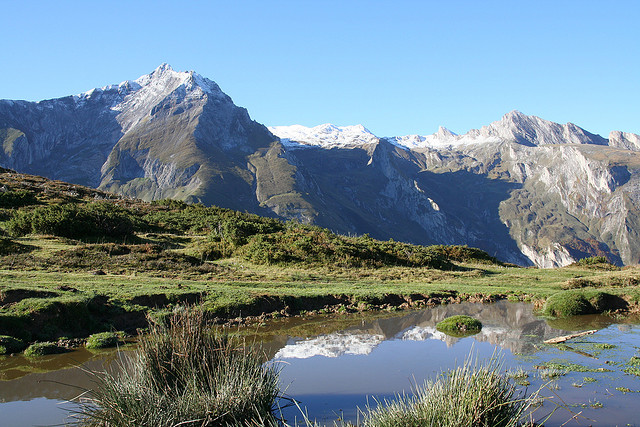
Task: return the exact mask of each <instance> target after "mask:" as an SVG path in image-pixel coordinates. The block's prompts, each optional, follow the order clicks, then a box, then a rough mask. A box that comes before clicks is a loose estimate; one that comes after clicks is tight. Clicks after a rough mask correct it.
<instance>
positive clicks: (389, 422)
mask: <svg viewBox="0 0 640 427" xmlns="http://www.w3.org/2000/svg"><path fill="white" fill-rule="evenodd" d="M501 371H503V368H502V361H501V360H499V359H497V358H491V361H490V362H489V363H487V364H486V365H479V364H478V362H477V361H476V362H475V364H473V363H471V360H470V358H468V359H467V360H466V361H465V363H464V365H463V366H461V367H458V368H456V369H453V370H450V371H448V372H444V373H443V374H442V375H441V376H440V377H438V379H437V380H435V381H428V382H426V383H425V384H424V385H423V386H422V387H418V388H417V389H416V390H415V392H414V394H413V396H405V395H402V396H398V397H397V398H396V399H394V400H393V401H390V402H389V401H386V402H384V404H381V405H380V406H379V407H378V408H377V409H375V410H371V409H370V410H369V411H368V412H366V413H365V420H364V423H363V425H364V426H365V427H374V426H375V427H414V426H415V427H419V426H420V427H421V426H447V427H466V426H468V427H476V426H486V427H494V426H496V427H502V426H518V425H520V420H521V419H522V418H523V417H524V415H525V412H526V411H527V410H528V409H529V407H530V406H531V403H532V402H533V398H532V397H529V398H525V397H524V396H523V397H519V396H517V394H516V389H515V386H514V385H513V384H511V383H510V382H509V380H508V379H507V378H505V377H504V376H502V375H501V374H500V372H501Z"/></svg>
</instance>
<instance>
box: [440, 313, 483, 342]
mask: <svg viewBox="0 0 640 427" xmlns="http://www.w3.org/2000/svg"><path fill="white" fill-rule="evenodd" d="M436 329H437V330H439V331H440V332H444V333H445V334H447V335H451V336H456V337H461V336H468V335H473V334H477V333H478V332H480V330H481V329H482V323H481V322H480V321H479V320H477V319H474V318H473V317H470V316H464V315H457V316H451V317H447V318H446V319H444V320H442V321H441V322H438V323H437V324H436Z"/></svg>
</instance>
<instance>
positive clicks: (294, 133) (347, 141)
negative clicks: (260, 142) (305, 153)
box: [269, 123, 378, 148]
mask: <svg viewBox="0 0 640 427" xmlns="http://www.w3.org/2000/svg"><path fill="white" fill-rule="evenodd" d="M269 130H270V131H271V133H273V134H274V135H275V136H277V137H278V138H280V140H281V141H282V142H283V143H284V144H286V145H289V146H292V147H295V146H297V147H300V146H305V145H307V146H319V147H323V148H332V147H353V146H358V145H362V144H374V143H376V142H378V137H377V136H375V135H374V134H372V133H371V132H370V131H369V130H368V129H367V128H365V127H364V126H362V125H353V126H336V125H333V124H331V123H325V124H323V125H319V126H315V127H311V128H310V127H306V126H301V125H292V126H271V127H269Z"/></svg>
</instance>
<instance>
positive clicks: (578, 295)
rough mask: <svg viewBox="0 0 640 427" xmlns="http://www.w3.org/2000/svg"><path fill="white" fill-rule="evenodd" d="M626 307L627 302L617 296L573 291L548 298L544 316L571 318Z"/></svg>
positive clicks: (592, 291)
mask: <svg viewBox="0 0 640 427" xmlns="http://www.w3.org/2000/svg"><path fill="white" fill-rule="evenodd" d="M626 306H627V303H626V301H624V300H623V299H622V298H620V297H619V296H616V295H612V294H608V293H605V292H599V291H594V290H571V291H566V292H558V293H555V294H553V295H551V296H550V297H549V298H547V301H546V302H545V304H544V307H543V308H542V314H544V315H546V316H551V317H569V316H578V315H583V314H596V313H602V312H605V311H607V310H616V309H620V308H625V307H626Z"/></svg>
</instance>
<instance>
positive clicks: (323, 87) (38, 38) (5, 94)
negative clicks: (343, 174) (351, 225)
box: [0, 0, 640, 137]
mask: <svg viewBox="0 0 640 427" xmlns="http://www.w3.org/2000/svg"><path fill="white" fill-rule="evenodd" d="M0 7H1V8H0V10H1V13H0V20H1V25H0V59H1V61H2V66H0V99H25V100H29V101H39V100H42V99H49V98H57V97H62V96H66V95H72V94H77V93H80V92H85V91H87V90H89V89H92V88H94V87H101V86H106V85H108V84H114V83H120V82H122V81H124V80H134V79H136V78H138V77H140V76H141V75H143V74H148V73H150V72H152V71H153V70H154V69H155V68H156V67H158V66H159V65H160V64H161V63H164V62H166V63H169V64H170V65H171V66H172V67H173V69H174V70H177V71H188V70H194V71H196V72H197V73H199V74H201V75H203V76H204V77H207V78H209V79H211V80H213V81H215V82H216V83H218V85H219V86H220V87H221V89H222V90H223V91H224V92H225V93H227V94H228V95H229V96H231V98H232V99H233V100H234V102H235V103H236V104H237V105H240V106H242V107H245V108H247V110H248V111H249V114H250V115H251V117H252V118H253V119H254V120H256V121H258V122H260V123H263V124H265V125H268V126H275V125H292V124H300V125H304V126H316V125H319V124H323V123H333V124H336V125H338V126H346V125H355V124H362V125H364V126H365V127H366V128H368V129H369V130H370V131H371V132H373V133H374V134H375V135H377V136H379V137H382V136H399V135H408V134H421V135H426V134H431V133H434V132H436V130H437V129H438V126H445V127H447V128H449V129H450V130H452V131H454V132H456V133H465V132H467V131H468V130H469V129H474V128H479V127H482V126H484V125H487V124H489V123H491V122H493V121H496V120H499V119H500V118H501V117H502V116H503V115H504V114H506V113H507V112H509V111H511V110H519V111H521V112H523V113H525V114H529V115H535V116H539V117H542V118H544V119H547V120H551V121H554V122H559V123H566V122H572V123H575V124H577V125H578V126H581V127H583V128H585V129H587V130H588V131H590V132H593V133H598V134H601V135H603V136H605V137H606V136H607V135H608V134H609V132H610V131H612V130H622V131H626V132H633V133H638V134H640V102H639V100H640V25H638V22H640V2H638V1H635V0H629V1H623V0H621V1H610V2H605V1H601V0H598V1H590V0H580V1H571V0H554V1H520V0H518V1H513V0H510V1H491V0H487V1H477V0H473V1H456V0H450V1H444V0H442V1H428V0H416V1H409V0H394V1H393V2H392V1H377V0H368V1H360V0H341V1H334V0H324V1H305V0H295V1H278V0H271V1H265V0H235V1H217V0H212V1H189V0H183V1H181V2H177V1H164V0H157V1H147V0H136V1H119V0H112V1H101V0H95V1H86V0H83V1H65V0H61V1H56V2H52V1H44V0H42V1H30V0H23V1H15V0H11V1H8V0H0Z"/></svg>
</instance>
